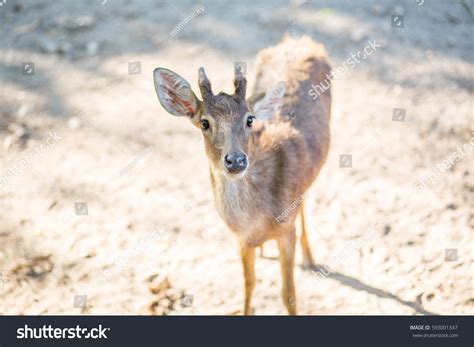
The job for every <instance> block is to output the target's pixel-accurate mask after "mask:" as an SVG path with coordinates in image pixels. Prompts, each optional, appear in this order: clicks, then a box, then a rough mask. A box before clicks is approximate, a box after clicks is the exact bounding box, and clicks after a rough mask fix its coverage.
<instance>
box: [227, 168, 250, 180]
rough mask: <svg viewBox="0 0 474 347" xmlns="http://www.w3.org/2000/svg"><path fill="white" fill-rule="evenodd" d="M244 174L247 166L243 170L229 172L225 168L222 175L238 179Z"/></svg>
mask: <svg viewBox="0 0 474 347" xmlns="http://www.w3.org/2000/svg"><path fill="white" fill-rule="evenodd" d="M246 174H247V168H245V169H244V170H243V171H240V172H229V171H227V170H226V169H224V176H225V177H226V178H227V179H230V180H238V179H240V178H242V177H244V176H245V175H246Z"/></svg>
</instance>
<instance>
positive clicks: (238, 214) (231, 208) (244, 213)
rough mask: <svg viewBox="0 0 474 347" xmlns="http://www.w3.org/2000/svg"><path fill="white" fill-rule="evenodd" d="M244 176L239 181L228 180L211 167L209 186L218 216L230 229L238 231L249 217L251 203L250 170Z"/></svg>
mask: <svg viewBox="0 0 474 347" xmlns="http://www.w3.org/2000/svg"><path fill="white" fill-rule="evenodd" d="M248 170H249V171H248V172H247V173H246V175H245V176H244V177H242V178H239V179H229V178H227V177H226V176H225V175H224V173H222V171H220V170H217V169H215V168H213V166H212V165H211V170H210V171H211V172H210V174H211V185H212V190H213V193H214V199H215V201H216V206H217V209H218V211H219V214H220V215H221V217H222V218H223V219H224V221H225V222H226V223H227V224H228V225H229V226H230V227H231V228H232V229H239V226H240V225H242V224H245V223H247V222H249V221H247V219H248V218H247V217H248V216H250V213H249V212H250V211H252V210H253V207H252V206H251V204H252V201H254V199H252V194H251V192H252V174H251V168H249V169H248Z"/></svg>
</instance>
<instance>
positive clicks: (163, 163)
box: [0, 0, 474, 315]
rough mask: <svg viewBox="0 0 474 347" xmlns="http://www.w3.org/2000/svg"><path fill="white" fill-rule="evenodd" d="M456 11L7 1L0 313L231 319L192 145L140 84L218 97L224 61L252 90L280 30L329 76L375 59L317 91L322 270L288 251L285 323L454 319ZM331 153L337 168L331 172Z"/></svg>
mask: <svg viewBox="0 0 474 347" xmlns="http://www.w3.org/2000/svg"><path fill="white" fill-rule="evenodd" d="M86 3H87V4H86ZM102 3H104V4H102ZM273 3H274V4H273ZM356 3H357V4H356ZM465 4H466V5H467V6H464V5H462V4H461V3H458V2H454V1H453V2H448V1H441V0H433V1H428V0H426V1H424V2H423V1H421V0H419V1H415V0H413V1H409V0H406V1H397V2H396V5H395V4H393V3H392V2H390V1H377V2H375V1H374V2H370V1H368V2H349V1H316V2H304V1H293V2H287V1H279V2H272V5H268V4H267V2H266V1H261V2H260V1H251V2H250V1H249V2H242V1H239V2H235V5H231V4H229V3H227V2H224V1H202V2H201V3H192V2H189V1H176V2H175V3H167V2H165V1H151V0H150V1H137V2H132V1H120V0H109V1H101V0H97V1H95V2H94V1H91V2H79V1H75V2H71V1H61V2H54V1H13V0H7V1H6V2H5V3H3V4H2V6H1V7H0V27H1V36H0V78H1V85H0V87H1V93H0V145H1V146H0V175H1V176H0V184H1V185H0V313H1V314H173V315H180V314H222V315H225V314H238V313H239V312H240V310H241V305H242V299H243V292H242V276H241V266H240V260H239V256H238V252H237V249H238V248H237V240H236V239H235V238H234V236H233V235H232V234H231V232H230V231H228V230H227V229H226V227H225V225H224V224H223V222H222V221H221V220H220V219H219V217H218V215H217V212H216V210H215V208H214V203H213V199H212V193H211V188H210V182H209V179H208V163H207V158H206V156H205V154H204V150H203V144H202V140H201V135H200V133H199V131H196V129H195V128H194V127H192V126H191V124H189V122H186V121H184V120H181V119H177V118H175V117H171V116H169V115H168V114H166V113H165V111H164V110H163V109H162V108H161V106H160V105H159V103H158V100H157V98H156V95H155V92H154V87H153V80H152V71H153V69H154V68H155V67H158V66H163V67H168V68H170V69H172V70H174V71H177V72H178V73H180V74H181V75H182V76H184V77H186V78H187V79H188V80H189V81H190V82H192V86H193V87H194V88H196V80H197V69H198V67H199V66H204V67H205V68H206V70H207V72H208V76H209V77H210V79H211V81H212V82H213V86H215V87H214V89H215V90H219V89H223V90H225V91H227V92H230V91H232V74H233V62H234V61H245V62H247V65H248V76H249V83H250V87H251V86H252V85H253V82H254V81H253V72H254V57H255V55H256V53H257V52H258V50H259V49H261V48H264V47H266V46H269V45H272V44H275V43H276V42H278V40H279V39H280V38H281V36H282V35H283V34H284V33H285V32H290V33H291V34H293V35H301V34H302V33H306V34H308V35H310V36H311V37H313V38H314V39H315V40H317V41H320V42H322V43H324V44H325V45H326V47H327V50H328V52H329V54H330V56H331V59H332V63H333V66H334V67H338V66H340V65H341V64H342V63H343V62H344V61H345V60H346V59H348V58H349V57H350V56H351V53H354V54H355V53H356V52H358V51H360V50H362V49H363V48H364V47H365V46H366V45H367V42H368V40H372V41H373V40H375V41H376V42H377V44H379V45H381V47H379V48H377V50H376V51H375V52H374V53H373V54H371V55H370V56H369V57H367V59H365V60H361V61H360V63H358V64H356V66H355V67H354V68H353V69H350V70H349V71H347V73H345V74H344V75H343V76H341V77H340V78H338V79H337V80H335V81H334V82H333V113H332V124H331V125H332V143H331V149H330V153H329V157H328V161H327V163H326V165H325V167H324V169H323V170H322V172H321V175H320V177H319V178H318V180H317V181H316V183H315V184H314V186H313V188H312V190H311V192H310V194H309V196H308V197H307V200H306V208H307V215H308V219H309V223H310V235H309V237H310V243H311V246H312V248H313V252H314V255H315V258H316V261H317V263H318V264H319V265H320V266H322V265H324V264H330V265H331V266H330V271H329V274H328V276H326V277H325V278H320V277H317V275H315V273H314V272H313V273H312V272H310V271H303V269H302V268H301V267H300V264H301V254H300V250H299V249H298V251H297V264H298V266H297V269H296V275H295V276H296V286H297V296H298V308H299V312H300V313H301V314H407V315H412V314H472V305H473V287H472V285H473V277H472V276H473V271H472V270H473V268H472V262H473V247H472V245H473V243H472V241H473V240H472V235H473V234H472V232H473V227H474V212H473V191H474V179H473V176H474V171H473V152H474V145H470V144H469V141H470V140H471V141H473V143H474V140H472V139H473V138H474V132H473V131H474V127H473V124H474V117H473V111H472V110H473V105H472V100H473V85H474V82H473V75H474V66H473V61H474V59H473V58H474V51H473V29H474V25H473V23H474V22H473V18H472V16H471V14H470V13H469V12H468V8H469V6H470V8H471V9H474V2H473V1H470V2H469V1H468V2H466V3H465ZM199 5H202V6H203V8H204V11H203V12H202V13H200V14H197V15H196V16H195V17H194V18H192V19H191V20H189V22H188V23H186V24H185V25H184V26H182V27H181V28H180V30H179V32H178V33H177V34H176V35H175V36H174V37H172V36H171V35H170V32H171V31H172V30H173V28H175V27H176V26H177V25H178V24H179V23H180V22H181V21H182V20H183V18H185V17H186V16H193V11H194V8H195V7H196V6H199ZM194 13H195V14H196V13H197V12H194ZM392 14H395V15H404V23H403V24H404V28H400V27H395V28H394V27H392V26H391V20H392V19H391V15H392ZM25 62H26V63H31V62H32V63H34V75H33V74H28V72H29V71H32V70H30V68H29V67H25V66H24V65H22V63H25ZM131 62H132V63H133V62H140V71H139V70H138V65H137V64H135V65H134V64H132V71H131V72H132V73H134V72H136V73H137V74H131V75H130V74H129V63H131ZM133 66H136V70H133ZM30 67H31V64H30ZM138 72H139V73H138ZM394 108H400V109H405V110H406V111H405V119H404V121H393V120H392V117H393V109H394ZM397 117H398V116H397ZM397 119H398V120H401V119H400V118H397ZM463 145H464V147H463ZM458 146H460V147H458ZM459 148H460V149H459ZM454 153H457V155H455V154H454ZM344 154H349V155H351V156H352V157H351V158H352V167H340V155H344ZM449 158H451V162H449ZM453 158H455V159H454V160H453ZM444 160H448V163H449V164H446V166H443V165H444V164H442V163H443V161H444ZM440 163H441V164H440ZM440 165H441V166H440ZM440 167H441V169H440ZM436 168H437V169H436ZM12 170H13V171H12ZM12 172H14V173H13V174H12ZM1 178H3V181H2V179H1ZM428 178H429V179H428ZM420 182H423V183H422V184H421V183H420ZM417 183H418V184H417ZM415 188H416V189H415ZM86 213H87V214H86ZM276 256H277V251H276V247H275V245H274V244H273V243H269V244H268V245H266V246H265V254H264V257H262V258H258V259H257V264H256V273H257V286H256V289H255V292H254V296H253V306H254V308H255V313H256V314H284V313H285V310H284V307H283V304H282V302H281V299H280V294H279V293H280V287H279V286H280V273H279V264H278V261H277V260H276V258H275V257H276ZM318 278H319V280H318Z"/></svg>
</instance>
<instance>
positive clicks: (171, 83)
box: [161, 73, 195, 117]
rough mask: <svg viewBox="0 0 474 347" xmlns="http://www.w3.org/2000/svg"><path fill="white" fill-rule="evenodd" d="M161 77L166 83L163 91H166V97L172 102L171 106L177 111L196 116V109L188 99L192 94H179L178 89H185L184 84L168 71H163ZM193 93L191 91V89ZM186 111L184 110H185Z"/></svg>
mask: <svg viewBox="0 0 474 347" xmlns="http://www.w3.org/2000/svg"><path fill="white" fill-rule="evenodd" d="M161 77H162V79H163V81H164V82H165V84H163V85H162V88H163V91H164V92H165V95H164V96H165V98H166V99H167V100H168V101H169V102H170V103H171V105H170V107H172V108H173V109H175V110H176V111H178V112H180V113H183V114H187V115H190V116H191V117H192V116H194V113H195V110H194V109H193V106H192V104H191V102H190V101H188V100H186V98H189V97H190V96H188V95H184V94H181V95H179V94H178V93H179V92H177V91H179V90H180V89H183V86H181V85H180V83H179V81H177V80H176V79H175V78H174V77H173V76H170V75H168V74H166V73H162V74H161ZM189 93H191V91H189ZM183 111H184V112H183Z"/></svg>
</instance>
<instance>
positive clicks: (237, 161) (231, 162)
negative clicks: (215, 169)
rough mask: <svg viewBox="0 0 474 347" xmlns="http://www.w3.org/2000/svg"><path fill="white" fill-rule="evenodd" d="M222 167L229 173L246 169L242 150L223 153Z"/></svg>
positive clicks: (245, 158)
mask: <svg viewBox="0 0 474 347" xmlns="http://www.w3.org/2000/svg"><path fill="white" fill-rule="evenodd" d="M224 168H225V169H226V171H227V172H228V173H231V174H238V173H241V172H243V171H245V169H247V156H246V155H245V153H243V152H233V153H229V154H227V155H225V157H224Z"/></svg>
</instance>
